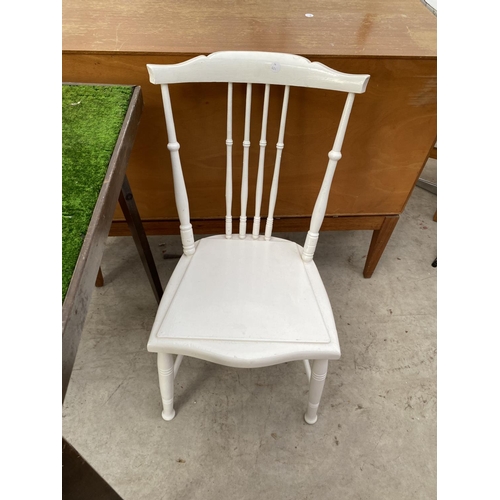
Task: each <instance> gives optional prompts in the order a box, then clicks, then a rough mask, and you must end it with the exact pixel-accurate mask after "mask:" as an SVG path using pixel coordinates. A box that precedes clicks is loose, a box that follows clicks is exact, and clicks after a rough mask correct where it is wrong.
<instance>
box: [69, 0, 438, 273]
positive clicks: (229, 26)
mask: <svg viewBox="0 0 500 500" xmlns="http://www.w3.org/2000/svg"><path fill="white" fill-rule="evenodd" d="M306 14H312V16H306ZM219 50H262V51H276V52H289V53H295V54H299V55H303V56H305V57H307V58H309V59H311V60H317V61H320V62H322V63H324V64H326V65H328V66H330V67H332V68H334V69H337V70H339V71H344V72H350V73H368V74H370V75H371V79H370V82H369V85H368V90H367V92H366V93H365V94H363V95H361V96H358V97H357V98H356V101H355V103H354V108H353V112H352V115H351V121H350V124H349V129H348V132H347V136H346V139H345V142H344V147H343V151H344V157H343V158H342V160H341V161H340V162H339V166H338V169H337V173H336V177H335V179H334V183H333V186H332V191H331V195H330V201H329V204H328V208H327V217H326V218H325V221H324V223H323V227H322V229H323V230H352V229H362V230H372V231H373V237H372V242H371V246H370V249H369V252H368V256H367V260H366V265H365V269H364V275H365V277H370V276H371V275H372V273H373V271H374V269H375V267H376V265H377V263H378V260H379V258H380V256H381V255H382V252H383V250H384V248H385V246H386V244H387V241H388V240H389V238H390V235H391V233H392V231H393V229H394V227H395V226H396V223H397V221H398V217H399V215H400V214H401V213H402V211H403V210H404V208H405V205H406V203H407V201H408V199H409V196H410V194H411V192H412V190H413V188H414V186H415V183H416V181H417V179H418V178H419V174H420V172H421V171H422V169H423V167H424V165H425V162H426V159H427V156H428V154H429V151H430V149H431V148H432V147H433V145H434V143H435V141H436V135H437V134H436V130H437V125H436V114H437V104H436V100H437V99H436V97H437V95H436V94H437V91H436V80H437V78H436V75H437V58H436V18H435V17H434V16H433V15H432V13H431V12H430V11H429V10H428V9H427V8H426V7H425V6H424V5H423V3H422V2H420V1H419V0H353V1H351V2H345V1H344V0H342V1H340V0H316V1H313V2H309V3H307V4H304V2H302V1H298V0H290V1H275V2H269V1H267V0H254V1H252V2H234V1H229V0H226V1H223V0H219V1H214V0H207V1H205V2H199V1H197V0H196V1H195V0H186V1H183V2H174V1H172V0H128V1H127V2H123V1H121V0H120V1H119V0H100V1H81V0H64V2H63V77H64V79H65V80H70V81H80V82H102V83H108V82H120V83H134V84H139V85H141V86H142V88H143V91H144V99H145V108H144V115H143V120H142V122H141V126H140V128H139V131H138V136H137V141H136V144H135V146H134V150H133V152H132V156H131V159H130V174H129V175H130V179H131V182H133V184H134V186H137V187H136V199H137V204H138V207H139V210H140V212H141V214H142V216H143V221H144V226H145V229H146V232H147V233H148V234H177V232H178V220H177V213H176V209H175V203H174V199H173V188H172V178H171V174H170V172H169V168H170V163H169V158H168V151H167V148H166V132H165V124H164V116H163V111H162V104H161V96H160V91H159V89H158V88H157V87H156V86H153V85H151V84H150V83H149V81H148V75H147V71H146V67H145V65H146V63H176V62H181V61H184V60H186V59H188V58H190V57H193V56H195V55H199V54H209V53H211V52H214V51H219ZM172 87H174V88H173V89H171V93H172V100H173V102H174V104H175V102H178V103H179V99H176V98H181V101H182V97H190V98H192V97H195V99H194V102H191V103H190V104H189V105H188V104H184V105H183V104H180V105H178V106H177V107H176V108H174V112H175V115H176V125H177V127H178V136H179V140H180V143H181V146H182V149H181V158H182V161H183V166H184V171H185V178H186V184H187V188H188V191H189V194H190V202H191V216H192V222H193V227H194V229H195V231H196V232H198V233H215V232H221V233H222V232H223V231H224V223H223V217H224V179H225V162H224V158H225V156H224V155H225V131H224V127H225V111H224V105H223V104H222V103H223V102H224V101H223V100H224V99H225V94H224V88H222V87H218V86H216V85H214V87H213V88H212V89H211V91H210V94H209V96H208V97H207V98H206V99H201V98H197V96H198V95H199V92H198V87H197V86H196V85H191V86H172ZM240 90H241V91H240V93H239V94H236V96H235V99H236V100H238V99H239V98H242V96H243V90H242V89H240ZM331 94H332V93H328V92H323V91H306V92H302V91H300V90H298V89H296V91H292V93H291V96H290V104H289V116H288V120H287V133H286V136H285V150H284V155H283V169H282V176H283V177H282V180H281V183H280V192H279V195H278V202H277V206H276V216H277V220H275V230H276V231H305V230H307V228H308V224H309V216H310V214H311V213H312V208H313V204H314V200H315V198H316V195H317V192H318V189H319V185H320V183H321V179H322V177H323V174H324V170H325V168H326V162H327V156H326V155H327V152H328V150H329V148H331V144H330V142H331V140H332V139H331V138H332V130H334V129H335V123H334V122H333V121H332V120H334V118H335V117H336V116H339V113H338V112H339V109H340V106H341V105H342V104H341V100H338V99H336V97H335V96H332V95H331ZM260 99H261V97H260V96H259V95H256V96H255V98H254V100H253V101H254V103H255V110H257V109H258V106H259V104H260ZM220 104H222V105H221V106H220V109H218V107H219V105H220ZM330 111H332V113H331V114H330V113H329V112H330ZM258 114H259V113H258V112H257V113H254V117H255V126H253V129H252V130H253V132H252V137H251V140H252V144H254V145H256V144H258V137H257V135H254V134H258V130H259V126H258V120H259V117H258ZM193 117H196V120H190V119H191V118H193ZM235 118H236V117H235ZM270 120H271V124H272V123H273V120H275V121H277V118H271V117H270ZM303 128H305V129H306V130H308V131H310V132H309V135H307V136H306V137H305V139H303V140H298V136H299V132H300V131H301V130H302V129H303ZM188 129H189V130H190V131H191V132H193V133H192V134H187V135H188V137H192V136H196V135H198V137H197V142H190V140H189V139H184V135H186V134H185V132H187V131H188ZM208 129H210V131H211V132H212V133H213V134H212V136H211V137H212V139H213V137H219V138H220V141H216V142H214V141H213V140H211V141H208V140H204V139H203V137H204V135H205V133H206V131H207V130H208ZM241 135H242V131H239V130H238V131H235V144H238V142H239V141H240V139H241V140H242V137H240V136H241ZM200 137H201V139H200ZM270 140H272V139H271V138H270ZM237 141H238V142H237ZM239 143H240V144H241V142H239ZM235 149H236V148H235ZM269 149H272V148H269ZM240 153H241V152H240ZM241 154H242V153H241ZM257 158H258V153H257V149H255V150H254V151H253V152H252V153H251V155H250V162H251V164H250V165H251V167H250V181H252V176H253V177H254V178H255V175H256V165H257V161H258V160H257ZM238 162H239V159H238V158H237V157H235V159H234V165H238ZM272 162H273V159H272V158H271V157H270V158H269V163H270V165H271V166H272ZM268 170H269V171H270V170H272V168H269V169H268ZM236 174H237V173H236ZM238 180H239V179H238V176H237V175H235V179H234V181H235V182H238ZM269 181H270V179H269V178H266V180H265V182H266V183H268V184H269ZM202 192H203V193H204V194H203V196H201V193H202ZM250 198H251V193H250ZM238 201H239V200H238V199H235V200H233V202H234V203H235V205H234V206H238ZM264 202H265V200H264ZM264 206H265V205H264ZM248 208H249V213H250V212H251V209H252V206H249V207H248ZM111 234H114V235H120V234H127V229H126V224H125V220H124V217H123V215H122V214H121V212H120V210H119V209H118V208H117V210H116V212H115V216H114V221H113V225H112V228H111Z"/></svg>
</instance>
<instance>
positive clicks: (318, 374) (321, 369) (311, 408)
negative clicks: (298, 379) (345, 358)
mask: <svg viewBox="0 0 500 500" xmlns="http://www.w3.org/2000/svg"><path fill="white" fill-rule="evenodd" d="M327 372H328V360H327V359H317V360H315V361H314V363H313V366H312V372H311V382H310V384H309V403H308V406H307V411H306V413H305V415H304V420H305V421H306V422H307V423H308V424H315V423H316V421H317V420H318V415H317V412H318V406H319V402H320V400H321V394H322V392H323V387H324V385H325V379H326V373H327Z"/></svg>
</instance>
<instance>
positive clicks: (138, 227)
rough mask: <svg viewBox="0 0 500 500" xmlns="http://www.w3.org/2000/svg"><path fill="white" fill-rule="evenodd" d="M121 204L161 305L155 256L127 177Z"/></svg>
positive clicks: (160, 290)
mask: <svg viewBox="0 0 500 500" xmlns="http://www.w3.org/2000/svg"><path fill="white" fill-rule="evenodd" d="M119 202H120V207H121V209H122V212H123V215H125V219H126V221H127V224H128V227H129V229H130V232H131V233H132V237H133V238H134V242H135V246H136V247H137V250H138V252H139V255H140V257H141V261H142V264H143V266H144V269H145V271H146V274H147V276H148V279H149V282H150V283H151V287H152V288H153V292H154V294H155V297H156V300H157V301H158V303H160V300H161V297H162V295H163V288H162V286H161V282H160V277H159V276H158V270H157V269H156V265H155V262H154V259H153V254H152V253H151V248H150V246H149V242H148V238H147V236H146V233H145V232H144V227H143V226H142V221H141V218H140V216H139V211H138V210H137V205H136V204H135V200H134V196H133V195H132V190H131V189H130V185H129V183H128V179H127V176H125V178H124V179H123V185H122V190H121V191H120V197H119Z"/></svg>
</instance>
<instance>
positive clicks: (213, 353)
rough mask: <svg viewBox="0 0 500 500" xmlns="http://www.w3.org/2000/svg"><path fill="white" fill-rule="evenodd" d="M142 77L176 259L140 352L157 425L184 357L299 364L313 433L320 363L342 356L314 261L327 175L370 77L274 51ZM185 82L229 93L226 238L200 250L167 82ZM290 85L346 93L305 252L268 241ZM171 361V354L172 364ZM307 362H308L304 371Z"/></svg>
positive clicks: (167, 412) (237, 363) (155, 70)
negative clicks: (235, 195)
mask: <svg viewBox="0 0 500 500" xmlns="http://www.w3.org/2000/svg"><path fill="white" fill-rule="evenodd" d="M147 68H148V71H149V75H150V81H151V83H153V84H160V85H161V92H162V97H163V104H164V110H165V118H166V124H167V133H168V149H169V151H170V155H171V162H172V170H173V179H174V190H175V200H176V206H177V211H178V214H179V219H180V234H181V239H182V246H183V252H184V253H183V255H182V257H181V258H180V261H179V263H178V264H177V266H176V268H175V270H174V272H173V274H172V276H171V278H170V281H169V283H168V285H167V288H166V290H165V292H164V294H163V298H162V300H161V303H160V305H159V308H158V312H157V315H156V319H155V322H154V325H153V328H152V331H151V335H150V339H149V342H148V351H150V352H156V353H158V374H159V379H160V392H161V398H162V402H163V411H162V417H163V418H164V419H165V420H171V419H173V418H174V416H175V410H174V404H173V403H174V378H175V376H176V374H177V370H178V369H179V366H180V364H181V361H182V357H183V356H193V357H196V358H201V359H204V360H207V361H211V362H214V363H219V364H222V365H226V366H231V367H237V368H257V367H264V366H270V365H275V364H278V363H284V362H288V361H295V360H304V364H305V370H306V373H307V376H308V378H309V381H310V388H309V402H308V407H307V411H306V413H305V416H304V418H305V421H306V422H307V423H309V424H314V423H315V422H316V420H317V410H318V406H319V402H320V398H321V393H322V391H323V386H324V383H325V378H326V374H327V369H328V360H329V359H332V360H333V359H338V358H339V357H340V347H339V341H338V337H337V331H336V328H335V322H334V318H333V314H332V309H331V305H330V302H329V299H328V296H327V293H326V290H325V287H324V285H323V283H322V280H321V277H320V275H319V273H318V270H317V268H316V265H315V264H314V262H313V260H312V259H313V255H314V251H315V248H316V243H317V241H318V236H319V230H320V227H321V224H322V222H323V218H324V215H325V211H326V206H327V201H328V195H329V192H330V186H331V183H332V179H333V174H334V172H335V168H336V165H337V162H338V160H339V159H340V158H341V154H340V150H341V146H342V142H343V139H344V134H345V131H346V126H347V122H348V119H349V115H350V112H351V107H352V104H353V100H354V94H356V93H362V92H364V91H365V89H366V85H367V83H368V79H369V75H351V74H345V73H339V72H337V71H334V70H332V69H330V68H328V67H327V66H325V65H323V64H320V63H318V62H310V61H309V60H307V59H305V58H303V57H299V56H296V55H291V54H279V53H271V52H216V53H213V54H211V55H209V56H208V57H206V56H199V57H195V58H193V59H190V60H189V61H186V62H183V63H180V64H172V65H158V64H148V65H147ZM186 82H226V83H227V84H228V94H227V137H226V148H227V160H226V169H227V170H226V210H227V211H226V225H225V228H226V229H225V232H226V234H225V235H219V236H212V237H209V238H204V239H201V240H199V241H197V242H195V241H194V237H193V230H192V226H191V223H190V216H189V204H188V197H187V192H186V187H185V184H184V178H183V173H182V168H181V161H180V156H179V148H180V146H179V143H178V142H177V137H176V133H175V126H174V118H173V115H172V107H171V102H170V94H169V87H168V84H174V83H186ZM239 83H245V84H246V107H245V125H244V140H243V165H242V185H241V215H240V218H239V234H237V235H233V234H232V215H231V210H232V190H233V186H232V169H233V165H232V149H233V139H232V114H233V85H234V84H239ZM254 84H262V85H265V88H264V108H263V118H262V129H261V139H260V142H259V147H260V157H259V162H258V173H257V185H256V200H255V207H256V209H255V216H254V219H253V230H252V234H247V211H246V208H247V199H248V169H249V148H250V109H251V98H252V85H254ZM272 85H282V86H284V97H283V105H282V113H281V122H280V127H279V134H278V143H277V144H276V160H275V164H274V174H273V179H272V186H271V194H270V202H269V209H268V213H267V221H266V225H265V232H264V235H261V234H260V217H261V204H262V191H263V171H264V153H265V148H266V129H267V116H268V107H269V98H270V89H271V86H272ZM290 87H312V88H319V89H329V90H335V91H341V92H345V93H346V94H347V99H346V103H345V106H344V110H343V113H342V116H341V119H340V124H339V128H338V131H337V135H336V137H335V141H334V144H333V148H332V150H331V151H330V152H329V153H328V158H329V159H328V164H327V167H326V174H325V177H324V180H323V184H322V186H321V189H320V191H319V196H318V198H317V200H316V204H315V206H314V210H313V213H312V218H311V224H310V229H309V232H308V233H307V237H306V241H305V245H304V247H303V248H302V247H301V246H299V245H297V244H296V243H294V242H291V241H288V240H284V239H281V238H276V237H273V236H271V232H272V228H273V214H274V207H275V204H276V196H277V192H278V180H279V172H280V163H281V155H282V150H283V147H284V136H285V122H286V115H287V106H288V97H289V93H290ZM325 157H326V152H325ZM325 160H326V158H325ZM174 354H176V355H177V357H176V359H175V362H174V356H173V355H174ZM308 360H314V361H313V362H312V367H311V365H310V363H309V361H308Z"/></svg>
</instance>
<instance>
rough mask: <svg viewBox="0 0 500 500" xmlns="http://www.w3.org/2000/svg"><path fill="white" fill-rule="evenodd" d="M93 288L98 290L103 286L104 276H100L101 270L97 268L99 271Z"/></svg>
mask: <svg viewBox="0 0 500 500" xmlns="http://www.w3.org/2000/svg"><path fill="white" fill-rule="evenodd" d="M95 286H97V287H99V288H100V287H102V286H104V276H103V275H102V269H101V268H99V271H97V278H96V279H95Z"/></svg>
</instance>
